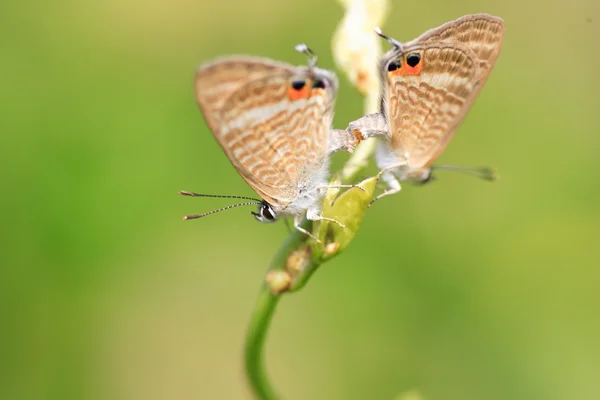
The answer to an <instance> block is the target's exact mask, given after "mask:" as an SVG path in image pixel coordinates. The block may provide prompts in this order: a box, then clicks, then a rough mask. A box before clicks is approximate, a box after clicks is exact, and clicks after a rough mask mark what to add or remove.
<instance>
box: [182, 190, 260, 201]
mask: <svg viewBox="0 0 600 400" xmlns="http://www.w3.org/2000/svg"><path fill="white" fill-rule="evenodd" d="M179 194H181V195H183V196H190V197H213V198H217V199H242V200H252V201H258V202H260V201H261V200H260V199H255V198H253V197H245V196H226V195H221V194H203V193H194V192H186V191H185V190H181V191H180V192H179Z"/></svg>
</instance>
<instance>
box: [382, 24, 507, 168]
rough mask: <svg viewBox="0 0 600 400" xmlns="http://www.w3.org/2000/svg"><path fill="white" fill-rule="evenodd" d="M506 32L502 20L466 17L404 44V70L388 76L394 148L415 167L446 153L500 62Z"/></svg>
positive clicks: (401, 56) (400, 59)
mask: <svg viewBox="0 0 600 400" xmlns="http://www.w3.org/2000/svg"><path fill="white" fill-rule="evenodd" d="M503 32H504V24H503V22H502V20H501V19H500V18H496V17H492V16H489V15H485V14H476V15H469V16H465V17H462V18H460V19H458V20H456V21H452V22H448V23H446V24H444V25H442V26H441V27H439V28H435V29H432V30H430V31H428V32H426V33H424V34H423V35H421V36H420V37H419V38H417V39H415V40H413V41H411V42H408V43H406V44H405V45H404V46H403V52H402V54H401V55H400V56H399V57H398V61H400V65H401V67H400V68H399V69H397V70H395V71H392V72H387V71H386V72H387V76H386V83H387V87H388V101H387V112H388V114H387V115H388V116H389V121H390V128H391V133H392V148H394V149H395V150H396V151H398V152H399V153H401V154H404V155H406V156H407V158H408V161H409V165H410V166H411V168H413V169H418V168H425V167H429V166H430V165H431V164H432V163H433V162H434V161H435V159H436V158H437V157H438V156H439V155H440V154H441V153H442V152H443V151H444V150H445V148H446V147H447V145H448V143H449V142H450V140H451V139H452V137H453V135H454V132H455V131H456V129H457V128H458V126H459V125H460V123H461V122H462V120H463V119H464V117H465V115H466V114H467V112H468V111H469V109H470V108H471V105H472V104H473V101H474V100H475V98H476V97H477V95H478V94H479V91H480V90H481V88H482V87H483V84H484V83H485V81H486V80H487V77H488V76H489V73H490V72H491V70H492V68H493V66H494V64H495V62H496V60H497V58H498V55H499V53H500V48H501V44H502V38H503ZM413 54H417V55H418V57H419V63H418V64H416V65H415V66H414V67H412V66H411V65H410V63H409V61H411V59H410V58H411V57H415V56H413ZM412 61H413V62H412V64H414V58H413V60H412Z"/></svg>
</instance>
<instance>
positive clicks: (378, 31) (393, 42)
mask: <svg viewBox="0 0 600 400" xmlns="http://www.w3.org/2000/svg"><path fill="white" fill-rule="evenodd" d="M373 30H374V31H375V33H376V34H378V35H379V36H381V37H382V38H384V39H385V40H387V41H388V42H390V44H391V45H392V46H394V47H395V48H397V49H402V43H400V42H399V41H397V40H396V39H394V38H391V37H389V36H388V35H384V34H383V32H382V31H381V28H380V27H378V26H374V27H373Z"/></svg>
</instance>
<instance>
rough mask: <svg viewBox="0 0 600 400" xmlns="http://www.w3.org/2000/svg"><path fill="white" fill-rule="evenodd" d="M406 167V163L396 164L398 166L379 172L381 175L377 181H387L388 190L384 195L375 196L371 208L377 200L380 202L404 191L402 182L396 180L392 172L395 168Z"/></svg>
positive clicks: (370, 204)
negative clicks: (386, 197)
mask: <svg viewBox="0 0 600 400" xmlns="http://www.w3.org/2000/svg"><path fill="white" fill-rule="evenodd" d="M404 165H406V162H401V163H396V164H393V165H390V166H388V167H385V168H384V169H382V170H381V171H379V173H378V174H377V179H383V180H384V181H385V183H387V186H388V188H387V189H386V190H385V191H384V192H383V193H381V194H379V195H377V196H375V198H373V200H371V202H370V203H369V207H371V206H372V205H373V203H374V202H376V201H377V200H379V199H381V198H383V197H385V196H389V195H391V194H394V193H398V192H399V191H400V190H401V189H402V186H400V182H399V181H398V178H396V176H395V175H394V173H393V171H392V170H393V169H395V168H398V167H402V166H404Z"/></svg>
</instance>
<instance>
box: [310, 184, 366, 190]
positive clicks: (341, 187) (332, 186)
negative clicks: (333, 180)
mask: <svg viewBox="0 0 600 400" xmlns="http://www.w3.org/2000/svg"><path fill="white" fill-rule="evenodd" d="M344 188H357V189H360V190H362V191H363V192H366V190H365V188H363V187H362V186H360V185H323V186H317V187H316V189H317V190H320V189H344Z"/></svg>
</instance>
